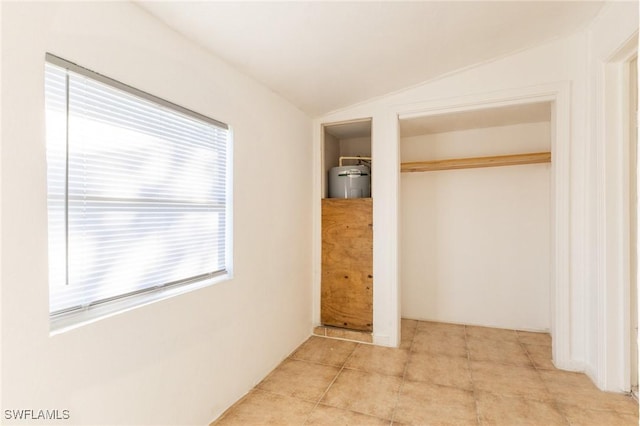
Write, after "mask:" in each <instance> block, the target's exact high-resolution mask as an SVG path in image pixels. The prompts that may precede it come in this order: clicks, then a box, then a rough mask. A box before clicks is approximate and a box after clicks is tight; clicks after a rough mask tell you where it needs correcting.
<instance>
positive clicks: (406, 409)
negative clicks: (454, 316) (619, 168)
mask: <svg viewBox="0 0 640 426" xmlns="http://www.w3.org/2000/svg"><path fill="white" fill-rule="evenodd" d="M213 424H214V425H216V426H223V425H332V426H333V425H391V424H393V425H411V424H413V425H508V426H511V425H544V426H548V425H565V426H566V425H594V426H608V425H611V426H622V425H634V426H635V425H638V403H637V402H636V401H635V400H634V399H632V398H631V397H629V396H627V395H622V394H613V393H606V392H601V391H599V390H598V389H597V388H596V387H595V386H594V385H593V383H592V382H591V381H590V380H589V379H588V378H587V377H586V376H585V375H584V374H578V373H570V372H566V371H560V370H557V369H555V368H554V366H553V364H552V363H551V338H550V337H549V335H548V334H541V333H527V332H520V331H513V330H501V329H492V328H482V327H472V326H462V325H451V324H443V323H433V322H423V321H414V320H402V343H401V346H400V348H398V349H393V348H384V347H378V346H372V345H368V344H364V343H356V342H349V341H344V340H336V339H330V338H325V337H318V336H312V337H310V338H309V340H307V341H306V342H305V343H303V344H302V345H301V346H300V347H299V348H298V349H297V350H296V351H295V352H294V353H293V354H292V355H291V356H290V357H289V358H287V359H286V360H285V361H283V362H282V364H280V365H279V366H278V367H277V368H276V369H275V370H274V371H273V372H272V373H271V374H269V376H267V377H266V378H265V379H264V380H263V381H262V382H261V383H260V384H258V385H257V386H256V387H255V388H254V389H253V390H251V392H249V393H248V394H247V395H246V396H245V397H244V398H242V399H241V400H240V401H238V402H237V403H236V404H235V405H234V406H233V407H231V408H230V409H229V410H227V412H226V413H225V414H224V415H223V416H221V417H220V419H218V420H217V421H216V422H214V423H213Z"/></svg>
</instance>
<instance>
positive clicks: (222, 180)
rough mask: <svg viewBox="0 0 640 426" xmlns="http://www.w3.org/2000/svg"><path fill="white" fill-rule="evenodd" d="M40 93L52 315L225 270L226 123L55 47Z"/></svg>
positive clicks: (196, 281) (194, 282) (168, 289)
mask: <svg viewBox="0 0 640 426" xmlns="http://www.w3.org/2000/svg"><path fill="white" fill-rule="evenodd" d="M45 100H46V135H47V141H46V142H47V185H48V186H47V192H48V215H49V216H48V217H49V288H50V290H49V292H50V294H49V312H50V315H51V318H52V320H54V321H55V320H56V318H59V317H61V316H64V317H67V318H68V317H69V316H70V314H71V313H74V312H87V311H90V310H91V309H92V308H94V307H97V306H105V305H109V304H112V305H113V302H120V301H122V300H123V299H127V300H128V302H129V303H130V302H131V301H132V300H136V298H137V300H138V301H139V302H135V301H134V302H133V304H134V305H135V304H138V303H145V302H146V301H147V300H149V295H150V294H152V293H155V295H156V296H153V297H160V296H158V294H162V295H166V294H171V293H175V292H176V290H175V289H176V288H177V287H178V286H182V287H181V288H182V290H184V289H186V287H184V286H187V285H189V286H200V285H204V284H208V283H210V282H212V281H213V280H214V279H216V278H217V279H219V277H223V276H228V274H229V271H230V260H231V259H230V255H229V253H230V226H229V225H230V222H229V219H230V184H229V176H230V149H229V145H230V131H229V129H228V126H227V125H225V124H223V123H220V122H218V121H215V120H212V119H210V118H207V117H204V116H201V115H200V114H197V113H194V112H192V111H189V110H186V109H184V108H182V107H179V106H177V105H174V104H171V103H169V102H167V101H164V100H161V99H158V98H156V97H154V96H151V95H149V94H146V93H144V92H141V91H139V90H136V89H134V88H131V87H129V86H126V85H124V84H122V83H119V82H117V81H114V80H111V79H109V78H106V77H104V76H102V75H99V74H97V73H94V72H92V71H89V70H87V69H84V68H82V67H79V66H77V65H75V64H72V63H69V62H67V61H65V60H63V59H60V58H58V57H55V56H53V55H50V54H47V57H46V64H45ZM182 290H181V291H182ZM143 295H144V296H143ZM133 296H136V297H133ZM162 297H164V296H162ZM71 316H72V315H71ZM52 324H53V323H52Z"/></svg>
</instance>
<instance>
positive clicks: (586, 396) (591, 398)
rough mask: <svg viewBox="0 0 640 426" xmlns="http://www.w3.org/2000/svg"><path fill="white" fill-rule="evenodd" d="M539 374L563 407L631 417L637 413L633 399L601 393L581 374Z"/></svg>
mask: <svg viewBox="0 0 640 426" xmlns="http://www.w3.org/2000/svg"><path fill="white" fill-rule="evenodd" d="M539 373H540V376H541V377H542V380H543V381H544V383H545V385H546V386H547V388H548V389H549V392H550V393H551V395H552V396H553V397H554V398H555V399H556V400H557V401H558V402H559V403H561V404H563V405H571V406H576V407H589V409H591V410H598V411H617V412H619V413H622V414H631V415H633V414H636V413H637V412H638V403H637V402H636V401H635V400H634V399H633V398H631V397H630V396H628V395H624V394H618V393H612V392H601V391H600V390H599V389H598V388H596V387H595V385H594V384H593V383H592V382H591V380H589V378H588V377H587V376H586V375H584V374H582V373H572V372H568V371H560V370H553V371H547V370H539Z"/></svg>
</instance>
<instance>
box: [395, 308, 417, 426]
mask: <svg viewBox="0 0 640 426" xmlns="http://www.w3.org/2000/svg"><path fill="white" fill-rule="evenodd" d="M400 321H402V319H401V320H400ZM419 323H420V322H419V321H416V326H415V328H414V329H413V336H412V337H411V344H410V345H409V349H408V351H409V354H408V357H407V363H406V364H405V365H404V371H403V372H402V382H400V387H399V388H398V394H397V395H396V403H395V404H394V406H393V411H392V412H391V421H390V422H389V424H390V425H393V422H394V421H395V418H396V413H397V412H398V403H399V402H400V394H402V391H403V389H404V384H405V382H406V376H407V370H408V369H409V363H410V362H411V354H412V353H413V352H412V351H411V350H412V349H413V342H414V341H415V338H416V334H417V332H418V325H419ZM400 344H402V326H401V328H400Z"/></svg>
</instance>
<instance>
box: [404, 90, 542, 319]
mask: <svg viewBox="0 0 640 426" xmlns="http://www.w3.org/2000/svg"><path fill="white" fill-rule="evenodd" d="M551 110H552V105H551V103H550V102H539V103H530V104H519V105H510V106H502V107H495V108H484V109H476V110H468V111H461V112H453V113H447V114H438V115H425V116H422V117H412V118H406V119H401V120H400V131H401V140H400V153H401V154H400V156H401V163H402V164H401V171H402V173H401V191H400V193H401V200H400V207H401V235H400V240H401V261H400V269H401V285H402V291H401V294H402V298H401V312H402V316H403V317H404V318H411V319H419V320H430V321H441V322H449V323H460V324H470V325H481V326H489V327H500V328H509V329H520V330H532V331H548V330H549V328H550V276H551V272H550V267H551V214H550V212H551V164H552V163H551V162H552V160H553V159H552V158H551V141H552V136H551V129H552V123H551Z"/></svg>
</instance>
